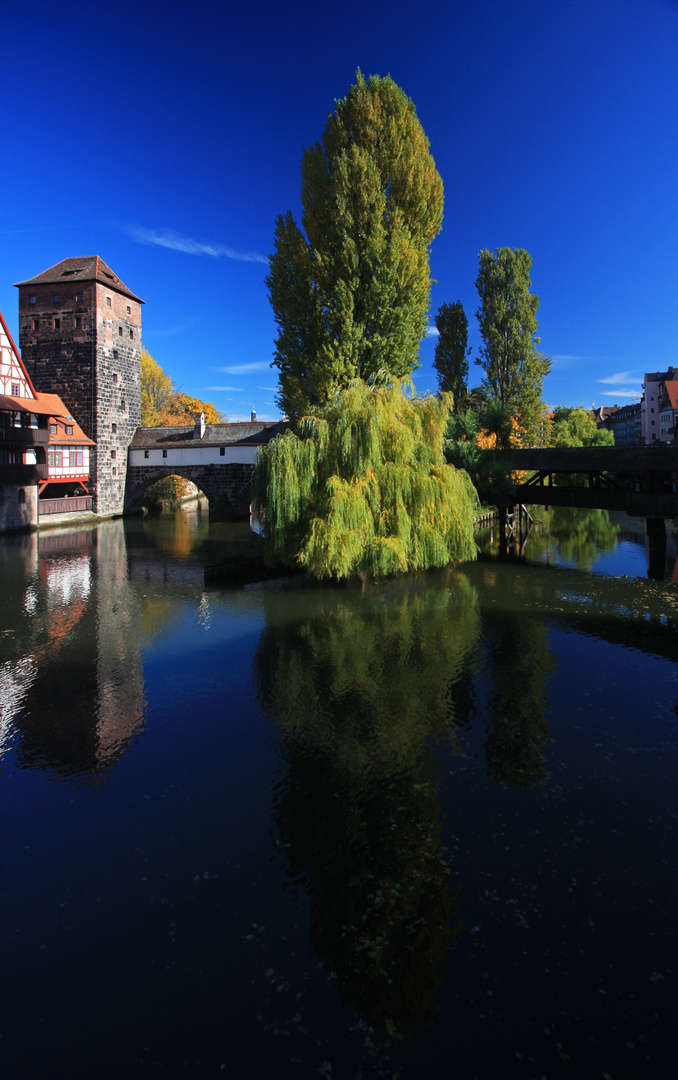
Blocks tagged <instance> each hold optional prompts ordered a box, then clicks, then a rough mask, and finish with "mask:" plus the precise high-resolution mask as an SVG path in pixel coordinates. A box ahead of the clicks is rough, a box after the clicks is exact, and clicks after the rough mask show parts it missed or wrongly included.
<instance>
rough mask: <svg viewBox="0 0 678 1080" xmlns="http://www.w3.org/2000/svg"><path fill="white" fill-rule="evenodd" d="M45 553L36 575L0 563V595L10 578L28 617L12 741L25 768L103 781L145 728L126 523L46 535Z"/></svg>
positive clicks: (15, 672)
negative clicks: (8, 572) (125, 536)
mask: <svg viewBox="0 0 678 1080" xmlns="http://www.w3.org/2000/svg"><path fill="white" fill-rule="evenodd" d="M39 545H40V558H39V564H38V572H37V573H36V572H35V570H33V571H32V572H31V568H30V567H29V566H28V565H26V564H25V563H23V564H22V563H21V562H19V561H18V560H16V559H15V560H14V563H13V565H12V566H11V567H5V566H4V565H1V564H0V588H4V585H5V570H6V569H9V570H11V571H12V573H11V578H10V576H9V575H8V580H14V581H16V582H18V583H20V590H21V592H22V594H23V599H22V600H21V601H19V602H18V604H17V608H19V607H22V608H23V611H24V613H25V619H24V622H23V629H22V631H21V632H20V633H17V635H16V637H15V638H13V641H16V650H15V655H14V656H13V657H12V665H13V666H12V670H11V672H9V674H10V675H12V677H13V679H12V683H11V686H12V687H13V688H14V689H15V690H16V689H17V688H18V689H20V690H21V695H20V700H19V698H18V697H17V700H16V702H15V705H16V707H15V708H13V709H12V716H11V729H10V730H9V731H8V732H7V733H6V734H7V735H10V734H12V732H15V733H16V736H17V754H18V760H19V762H20V763H21V764H23V765H29V766H42V767H47V768H50V769H54V770H56V771H57V772H58V773H62V774H65V775H67V776H70V777H79V778H81V779H88V778H90V777H98V776H101V775H102V774H105V773H106V772H107V770H108V769H110V768H111V766H113V765H114V764H115V762H116V761H117V760H118V759H119V758H120V756H121V755H122V754H123V752H124V751H125V749H126V747H127V746H128V745H129V742H130V740H131V739H132V737H133V736H134V735H135V733H136V732H137V731H138V729H139V727H140V725H141V723H142V720H143V709H144V700H143V672H142V667H141V659H140V641H139V623H140V609H139V605H138V602H137V601H136V599H135V595H134V592H133V589H132V588H131V586H130V584H129V581H128V577H127V558H126V551H125V539H124V531H123V525H122V522H121V521H112V522H106V523H103V524H102V525H100V526H99V528H98V529H97V530H96V531H95V530H92V529H81V530H78V531H72V532H68V533H66V532H59V533H47V534H45V535H44V536H41V537H40V539H39ZM19 676H22V682H21V685H19V679H18V677H19ZM8 685H9V684H8ZM15 697H16V694H15Z"/></svg>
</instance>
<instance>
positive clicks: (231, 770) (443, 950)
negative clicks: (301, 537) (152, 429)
mask: <svg viewBox="0 0 678 1080" xmlns="http://www.w3.org/2000/svg"><path fill="white" fill-rule="evenodd" d="M669 524H670V523H669ZM243 542H246V537H245V536H243V534H242V532H238V530H237V529H236V528H234V527H232V526H231V527H228V526H216V525H214V526H212V527H210V526H209V523H208V519H207V516H206V515H205V513H204V511H202V510H201V509H200V507H197V508H196V507H194V508H193V509H192V510H191V511H190V512H183V513H181V514H178V515H176V516H175V517H169V518H157V519H150V518H145V519H143V520H142V519H139V520H134V521H130V522H125V523H123V522H121V521H115V522H109V523H106V524H102V525H100V526H98V527H97V528H81V529H74V530H70V531H68V530H60V531H56V532H49V533H42V534H40V535H39V536H38V535H35V534H32V535H26V536H15V537H12V538H10V537H5V538H4V539H3V540H2V541H0V582H1V585H0V650H1V651H0V910H1V913H2V915H1V919H0V956H1V958H2V964H1V967H0V1076H1V1077H2V1078H3V1080H15V1078H16V1080H24V1078H26V1080H32V1078H33V1077H35V1078H43V1077H44V1078H50V1080H57V1078H61V1077H72V1078H76V1080H93V1078H96V1080H136V1078H147V1077H148V1078H153V1080H154V1078H156V1077H157V1078H171V1080H173V1078H175V1077H184V1076H186V1077H197V1078H203V1077H223V1076H226V1077H233V1078H240V1077H248V1078H249V1077H267V1078H268V1077H278V1076H291V1077H299V1078H300V1080H305V1078H309V1077H317V1076H319V1075H320V1076H326V1077H330V1076H331V1077H334V1078H337V1080H344V1078H346V1080H358V1078H365V1080H367V1078H372V1077H389V1078H391V1077H395V1076H397V1077H403V1078H406V1077H412V1078H414V1077H420V1076H425V1077H448V1076H453V1077H455V1080H474V1078H478V1080H485V1078H495V1077H502V1078H508V1080H511V1078H516V1080H518V1078H520V1080H523V1078H532V1077H534V1078H536V1080H541V1078H543V1077H546V1078H547V1080H553V1078H558V1077H561V1076H562V1077H573V1076H579V1077H582V1076H583V1077H586V1078H588V1077H595V1078H598V1077H600V1078H601V1080H602V1078H611V1080H620V1078H626V1077H628V1078H634V1080H635V1078H639V1077H642V1078H650V1080H651V1078H654V1077H657V1078H664V1077H667V1076H670V1075H673V1072H674V1067H675V1035H674V1024H675V1011H676V998H677V988H676V979H677V975H678V955H677V940H676V934H677V929H676V927H677V919H676V915H677V911H676V896H677V895H678V888H677V887H678V872H677V871H678V850H677V846H676V828H677V824H678V816H677V815H678V717H677V709H678V668H677V667H676V663H675V661H676V659H677V658H678V634H677V632H676V629H677V628H676V624H677V622H678V600H677V595H678V594H677V592H676V581H675V580H674V578H675V577H676V574H675V560H676V552H675V541H674V537H673V535H671V536H670V537H669V543H668V546H667V554H666V560H665V567H664V571H665V572H664V576H663V579H662V580H659V579H658V576H657V574H656V569H655V572H654V577H653V578H648V553H647V549H646V545H645V539H644V531H643V523H642V522H633V521H631V520H629V519H626V518H625V517H623V516H617V517H613V516H610V515H608V514H606V513H604V512H603V511H598V512H588V514H587V513H586V512H582V513H581V514H580V515H579V516H578V517H577V516H576V515H575V516H573V515H572V514H570V516H569V517H568V515H567V513H562V512H556V511H554V512H552V515H551V518H550V520H549V522H548V527H546V528H544V529H542V530H541V531H539V532H535V533H533V534H532V535H531V536H530V538H529V539H528V541H527V544H526V545H525V549H524V553H523V555H522V557H520V558H513V559H510V560H508V561H497V560H495V559H493V558H492V556H491V551H492V550H493V542H494V537H493V536H492V535H491V534H490V533H489V532H488V533H486V534H484V535H483V537H482V538H481V543H482V547H483V551H484V554H483V555H482V556H481V558H480V559H479V561H478V562H476V563H473V564H466V565H462V566H459V567H455V568H451V569H447V570H444V571H440V572H433V573H429V574H427V575H419V576H413V577H408V578H402V579H398V580H393V581H387V582H383V583H380V584H377V585H367V586H363V587H356V588H352V587H309V586H307V585H306V584H305V583H304V581H303V580H301V579H290V580H289V581H269V582H266V583H264V584H259V585H249V586H245V587H238V588H229V587H227V586H221V587H216V586H206V585H205V581H204V573H203V566H204V562H205V559H206V558H211V557H213V555H214V551H215V550H216V549H218V547H219V546H220V545H224V544H226V545H229V544H230V545H232V546H237V544H238V543H243Z"/></svg>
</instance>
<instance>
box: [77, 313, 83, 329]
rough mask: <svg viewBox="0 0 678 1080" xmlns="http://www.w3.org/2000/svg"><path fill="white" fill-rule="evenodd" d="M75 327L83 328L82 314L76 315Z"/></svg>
mask: <svg viewBox="0 0 678 1080" xmlns="http://www.w3.org/2000/svg"><path fill="white" fill-rule="evenodd" d="M75 329H76V330H82V318H81V316H80V315H76V317H75Z"/></svg>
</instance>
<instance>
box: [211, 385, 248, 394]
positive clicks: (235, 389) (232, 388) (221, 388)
mask: <svg viewBox="0 0 678 1080" xmlns="http://www.w3.org/2000/svg"><path fill="white" fill-rule="evenodd" d="M244 389H245V387H244V386H206V387H205V390H212V391H221V392H228V393H230V392H233V393H234V394H242V393H243V391H244Z"/></svg>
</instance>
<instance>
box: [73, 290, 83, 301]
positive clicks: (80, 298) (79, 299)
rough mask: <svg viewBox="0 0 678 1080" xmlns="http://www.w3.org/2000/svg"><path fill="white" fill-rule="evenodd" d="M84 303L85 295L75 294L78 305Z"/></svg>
mask: <svg viewBox="0 0 678 1080" xmlns="http://www.w3.org/2000/svg"><path fill="white" fill-rule="evenodd" d="M82 301H83V294H82V293H81V292H77V293H76V294H75V302H76V304H81V303H82Z"/></svg>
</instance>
